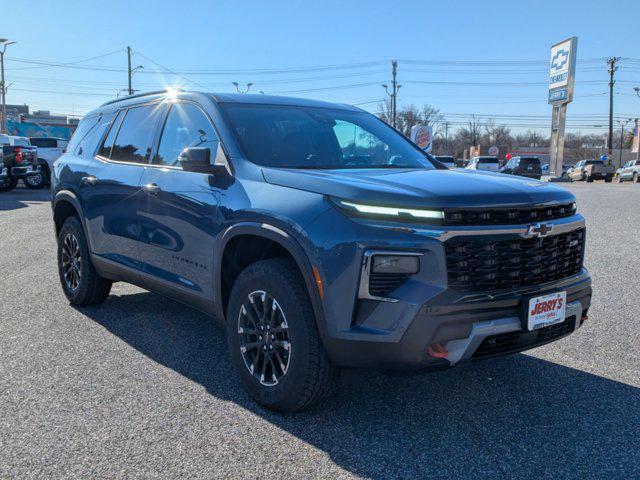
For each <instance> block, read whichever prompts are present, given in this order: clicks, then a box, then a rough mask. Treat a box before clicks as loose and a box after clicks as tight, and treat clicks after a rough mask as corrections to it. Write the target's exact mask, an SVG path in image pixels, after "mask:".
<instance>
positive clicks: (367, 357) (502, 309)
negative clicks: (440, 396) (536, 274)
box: [327, 270, 592, 371]
mask: <svg viewBox="0 0 640 480" xmlns="http://www.w3.org/2000/svg"><path fill="white" fill-rule="evenodd" d="M557 291H566V292H567V306H566V314H565V322H564V323H563V324H556V325H558V326H559V327H556V326H555V325H554V326H552V327H548V330H546V329H541V330H534V331H532V332H529V331H527V330H526V329H525V328H523V324H524V323H523V319H522V314H521V312H522V311H523V310H524V309H523V308H522V304H523V302H525V301H526V299H528V298H530V296H531V295H536V296H537V295H544V294H546V293H552V292H557ZM591 293H592V290H591V278H590V276H589V274H588V273H587V271H586V270H583V271H582V273H581V274H580V275H576V276H575V277H573V278H569V279H565V280H563V281H561V282H555V283H554V284H551V285H546V286H544V288H538V287H536V288H529V289H524V290H523V289H521V290H520V291H514V292H509V293H508V294H504V298H495V297H494V298H491V297H490V296H487V298H484V299H477V300H473V301H471V302H468V301H466V298H467V297H465V296H464V295H463V294H458V295H452V292H451V291H448V292H445V293H443V295H441V296H440V297H436V298H434V300H433V301H431V302H429V303H428V304H425V305H423V306H422V308H421V309H420V310H419V312H418V314H417V315H415V317H414V318H413V320H412V321H411V323H410V324H409V327H408V328H407V329H406V331H405V333H404V335H403V336H402V338H401V339H400V340H399V341H397V342H394V341H392V342H388V341H384V340H383V339H382V338H381V339H380V340H381V341H362V340H356V339H353V340H342V339H341V340H336V339H334V340H331V341H329V344H328V345H327V346H328V350H329V352H330V356H331V357H332V359H333V361H334V362H335V363H336V364H338V365H341V366H349V367H363V368H374V369H380V370H392V371H393V370H405V371H406V370H409V371H411V370H414V371H419V370H437V369H442V368H448V367H453V366H456V365H460V364H464V363H467V362H470V361H475V360H479V359H481V358H488V357H494V356H499V355H506V354H511V353H516V352H519V351H524V350H527V349H529V348H534V347H537V346H540V345H543V344H546V343H549V342H551V341H555V340H558V339H559V338H562V337H564V336H566V335H569V334H570V333H573V332H574V331H575V330H577V329H578V328H579V327H580V326H581V325H582V317H583V314H585V313H586V311H587V310H588V309H589V306H590V304H591ZM382 307H384V306H382ZM503 334H509V335H507V336H506V337H505V336H502V335H503ZM487 339H489V340H488V341H487V342H485V340H487ZM483 342H484V343H483ZM500 342H502V343H500ZM505 342H506V343H505ZM434 343H439V344H441V345H443V346H444V347H445V349H446V350H447V352H448V355H447V356H446V357H445V358H434V357H433V356H431V355H429V353H428V348H429V346H430V345H432V344H434ZM493 347H495V348H493ZM492 348H493V349H492Z"/></svg>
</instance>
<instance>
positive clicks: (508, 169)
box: [500, 157, 542, 180]
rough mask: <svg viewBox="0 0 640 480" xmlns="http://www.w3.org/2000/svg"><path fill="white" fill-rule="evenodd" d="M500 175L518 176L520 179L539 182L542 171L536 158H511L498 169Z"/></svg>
mask: <svg viewBox="0 0 640 480" xmlns="http://www.w3.org/2000/svg"><path fill="white" fill-rule="evenodd" d="M500 172H501V173H506V174H508V175H518V176H521V177H528V178H535V179H536V180H540V177H541V176H542V169H541V167H540V159H539V158H538V157H511V158H510V159H509V161H508V162H507V164H506V165H505V166H504V167H502V168H501V169H500Z"/></svg>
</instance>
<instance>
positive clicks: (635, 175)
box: [633, 172, 640, 183]
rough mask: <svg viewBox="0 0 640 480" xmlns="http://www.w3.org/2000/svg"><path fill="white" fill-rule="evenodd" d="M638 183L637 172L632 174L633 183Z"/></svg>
mask: <svg viewBox="0 0 640 480" xmlns="http://www.w3.org/2000/svg"><path fill="white" fill-rule="evenodd" d="M638 182H640V178H639V177H638V172H634V173H633V183H638Z"/></svg>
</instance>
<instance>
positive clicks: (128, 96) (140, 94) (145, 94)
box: [100, 88, 184, 107]
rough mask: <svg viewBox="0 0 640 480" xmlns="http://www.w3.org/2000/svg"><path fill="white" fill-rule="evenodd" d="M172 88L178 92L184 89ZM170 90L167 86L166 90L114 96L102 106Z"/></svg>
mask: <svg viewBox="0 0 640 480" xmlns="http://www.w3.org/2000/svg"><path fill="white" fill-rule="evenodd" d="M172 90H175V91H178V92H182V91H184V90H183V89H182V88H174V89H172ZM168 91H169V89H167V88H165V89H164V90H154V91H152V92H142V93H134V94H133V95H127V96H126V97H120V98H114V99H113V100H108V101H106V102H104V103H103V104H102V105H100V106H101V107H104V106H105V105H111V104H112V103H118V102H123V101H125V100H130V99H132V98H139V97H146V96H149V95H159V94H161V93H167V92H168Z"/></svg>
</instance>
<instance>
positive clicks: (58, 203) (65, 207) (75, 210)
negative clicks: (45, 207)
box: [51, 190, 88, 240]
mask: <svg viewBox="0 0 640 480" xmlns="http://www.w3.org/2000/svg"><path fill="white" fill-rule="evenodd" d="M51 207H52V209H53V223H54V226H55V229H56V236H57V235H58V233H60V229H61V228H62V225H63V224H64V222H65V220H66V219H67V218H69V217H70V216H73V215H76V216H78V217H79V218H80V223H81V224H82V228H83V230H84V232H85V235H87V227H86V225H85V221H84V215H83V210H82V205H80V201H79V200H78V197H77V196H76V195H75V193H73V192H72V191H70V190H60V191H59V192H57V193H56V194H55V196H54V198H53V202H52V206H51ZM87 240H88V237H87Z"/></svg>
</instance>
